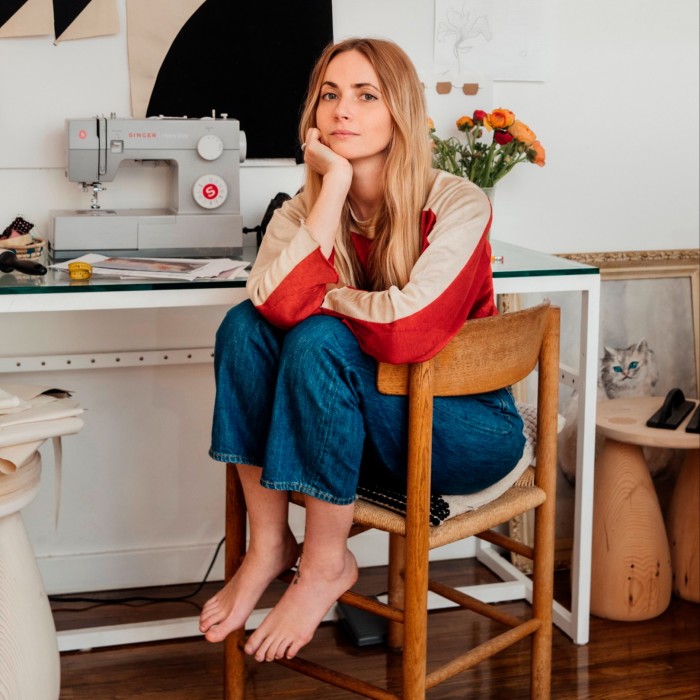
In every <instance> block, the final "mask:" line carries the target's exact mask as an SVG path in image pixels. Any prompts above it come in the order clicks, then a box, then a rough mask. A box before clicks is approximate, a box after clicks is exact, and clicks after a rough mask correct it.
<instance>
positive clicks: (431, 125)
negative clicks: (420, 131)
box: [428, 117, 435, 133]
mask: <svg viewBox="0 0 700 700" xmlns="http://www.w3.org/2000/svg"><path fill="white" fill-rule="evenodd" d="M428 131H430V132H431V133H432V132H433V131H435V122H434V121H433V120H432V117H428Z"/></svg>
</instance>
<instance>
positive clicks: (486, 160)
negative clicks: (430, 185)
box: [428, 109, 545, 188]
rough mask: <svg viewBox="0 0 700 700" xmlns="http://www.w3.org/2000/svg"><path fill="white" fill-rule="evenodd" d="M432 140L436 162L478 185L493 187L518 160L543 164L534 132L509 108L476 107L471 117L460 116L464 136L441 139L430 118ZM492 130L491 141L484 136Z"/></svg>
mask: <svg viewBox="0 0 700 700" xmlns="http://www.w3.org/2000/svg"><path fill="white" fill-rule="evenodd" d="M428 127H429V130H430V138H431V140H432V142H433V166H434V167H435V168H439V169H440V170H446V171H447V172H449V173H453V174H454V175H459V176H460V177H465V178H467V179H468V180H471V181H472V182H473V183H474V184H475V185H479V187H482V188H486V187H493V186H494V185H495V184H496V183H497V182H498V181H499V180H500V179H501V178H502V177H504V176H505V175H507V174H508V173H509V172H510V171H511V170H512V169H513V168H514V167H515V166H516V165H517V164H518V163H525V162H528V163H534V164H535V165H539V166H540V167H543V166H544V160H545V152H544V148H543V147H542V144H541V143H540V142H539V141H538V140H537V136H535V134H534V132H533V131H532V130H531V129H530V128H529V127H528V126H526V125H525V124H523V123H522V122H520V121H518V120H517V119H516V118H515V115H514V114H513V112H511V111H510V110H508V109H494V110H493V111H492V112H490V113H487V112H484V111H483V110H480V109H477V110H476V111H475V112H474V114H473V116H471V117H466V116H465V117H460V118H459V119H458V120H457V129H459V131H460V132H462V133H463V134H464V140H462V139H460V138H458V137H456V136H451V137H449V138H447V139H441V138H440V137H439V136H438V135H437V134H436V133H435V125H434V124H433V122H432V120H429V123H428ZM486 132H493V136H492V138H491V142H490V143H488V141H487V140H485V139H484V135H485V133H486Z"/></svg>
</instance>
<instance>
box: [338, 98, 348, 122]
mask: <svg viewBox="0 0 700 700" xmlns="http://www.w3.org/2000/svg"><path fill="white" fill-rule="evenodd" d="M351 114H352V110H351V105H350V104H349V98H347V97H341V98H339V99H338V100H337V101H336V105H335V116H336V118H337V119H348V118H349V117H350V115H351Z"/></svg>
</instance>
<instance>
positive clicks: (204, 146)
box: [197, 134, 224, 160]
mask: <svg viewBox="0 0 700 700" xmlns="http://www.w3.org/2000/svg"><path fill="white" fill-rule="evenodd" d="M223 152H224V142H223V141H222V140H221V139H220V138H219V137H218V136H217V135H216V134H207V135H206V136H202V138H200V139H199V141H197V153H199V155H200V156H202V158H204V160H216V159H217V158H218V157H219V156H220V155H221V154H222V153H223Z"/></svg>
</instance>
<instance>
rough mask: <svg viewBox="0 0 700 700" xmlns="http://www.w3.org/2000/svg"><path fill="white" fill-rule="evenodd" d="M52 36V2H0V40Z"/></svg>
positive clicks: (18, 0)
mask: <svg viewBox="0 0 700 700" xmlns="http://www.w3.org/2000/svg"><path fill="white" fill-rule="evenodd" d="M44 34H53V10H52V0H0V38H3V37H19V36H42V35H44Z"/></svg>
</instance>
